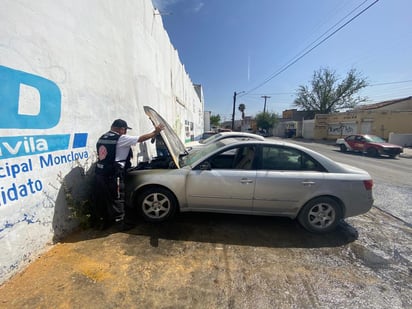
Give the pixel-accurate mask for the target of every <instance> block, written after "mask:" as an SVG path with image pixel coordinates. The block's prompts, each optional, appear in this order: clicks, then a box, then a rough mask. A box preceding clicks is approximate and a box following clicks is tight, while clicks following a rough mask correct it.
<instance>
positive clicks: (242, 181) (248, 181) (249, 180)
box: [240, 178, 253, 183]
mask: <svg viewBox="0 0 412 309" xmlns="http://www.w3.org/2000/svg"><path fill="white" fill-rule="evenodd" d="M240 183H253V180H252V179H249V178H242V179H241V180H240Z"/></svg>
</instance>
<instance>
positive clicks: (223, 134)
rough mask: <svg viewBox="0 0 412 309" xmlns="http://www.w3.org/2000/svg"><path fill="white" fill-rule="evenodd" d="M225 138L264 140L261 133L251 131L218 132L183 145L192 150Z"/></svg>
mask: <svg viewBox="0 0 412 309" xmlns="http://www.w3.org/2000/svg"><path fill="white" fill-rule="evenodd" d="M225 138H237V139H243V140H246V139H255V140H259V141H263V140H265V138H264V137H263V136H261V135H258V134H253V133H248V132H234V131H231V132H219V133H216V134H214V135H211V136H210V137H208V138H206V139H203V140H200V141H193V142H189V143H186V144H185V146H186V148H187V150H189V151H190V150H192V149H197V148H200V147H204V146H205V145H208V144H210V143H215V142H217V141H220V140H222V139H225Z"/></svg>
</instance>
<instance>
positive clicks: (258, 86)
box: [239, 0, 379, 97]
mask: <svg viewBox="0 0 412 309" xmlns="http://www.w3.org/2000/svg"><path fill="white" fill-rule="evenodd" d="M377 2H379V0H375V1H374V2H373V3H371V4H370V5H368V6H367V7H366V8H364V9H363V10H362V11H360V12H359V13H357V14H356V15H355V16H353V17H352V18H351V19H349V20H348V21H347V22H345V23H344V24H343V25H341V26H340V27H338V28H337V29H336V30H334V31H333V32H332V33H330V34H329V35H328V36H326V37H325V38H323V39H322V40H321V41H320V42H319V43H317V44H315V45H314V46H313V47H311V48H310V49H309V50H307V51H306V52H304V53H303V54H301V55H300V56H298V57H297V58H295V59H293V60H292V61H291V62H289V63H288V64H286V65H285V66H283V67H282V68H281V69H279V70H278V71H276V72H275V73H273V74H272V75H271V76H269V77H268V78H267V79H266V80H264V81H263V82H262V83H260V84H259V85H257V86H256V87H254V88H252V89H250V90H248V91H245V93H244V94H241V95H240V96H239V97H242V96H245V95H247V94H249V93H251V92H252V91H254V90H256V89H259V88H260V87H262V86H263V85H265V84H267V83H268V82H269V81H271V80H272V79H274V78H275V77H277V76H279V75H280V74H281V73H283V72H284V71H286V70H287V69H288V68H290V67H291V66H292V65H294V64H295V63H296V62H298V61H299V60H300V59H302V58H303V57H305V56H306V55H307V54H309V53H310V52H311V51H313V50H314V49H315V48H317V47H318V46H320V45H321V44H323V43H324V42H325V41H327V40H328V39H329V38H331V37H332V36H334V35H335V34H336V33H337V32H339V31H340V30H342V29H343V28H344V27H346V26H347V25H348V24H350V23H351V22H352V21H354V20H355V19H356V18H358V17H359V16H360V15H362V14H363V13H364V12H366V11H367V10H368V9H370V8H371V7H372V6H373V5H375V4H376V3H377ZM363 3H365V2H363ZM363 3H362V4H363ZM358 7H359V6H358ZM358 7H357V8H358ZM357 8H356V9H357ZM356 9H355V10H356ZM334 26H335V25H334ZM334 26H333V27H334ZM333 27H332V28H333ZM330 29H331V28H330ZM330 29H329V30H328V31H326V33H328V32H329V31H330ZM324 35H325V33H324V34H322V36H324ZM322 36H321V37H322ZM317 40H319V38H318V39H317ZM317 40H315V41H314V42H316V41H317ZM314 42H313V43H314ZM313 43H312V44H313ZM312 44H310V45H309V46H311V45H312ZM298 54H299V53H298Z"/></svg>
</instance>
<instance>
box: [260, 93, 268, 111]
mask: <svg viewBox="0 0 412 309" xmlns="http://www.w3.org/2000/svg"><path fill="white" fill-rule="evenodd" d="M261 97H262V98H264V99H265V105H263V112H264V113H266V99H269V98H270V97H269V96H267V95H262V96H261Z"/></svg>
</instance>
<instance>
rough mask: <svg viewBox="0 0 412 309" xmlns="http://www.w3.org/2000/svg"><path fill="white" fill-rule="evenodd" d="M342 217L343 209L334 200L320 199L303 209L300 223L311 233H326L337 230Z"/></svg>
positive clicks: (299, 217) (299, 219)
mask: <svg viewBox="0 0 412 309" xmlns="http://www.w3.org/2000/svg"><path fill="white" fill-rule="evenodd" d="M342 217H343V214H342V209H341V207H340V205H339V204H338V203H337V202H336V201H335V200H334V199H332V198H330V197H319V198H316V199H314V200H312V201H310V202H308V203H307V204H306V205H305V206H304V207H303V208H302V210H301V211H300V213H299V216H298V221H299V223H300V224H301V225H302V226H303V227H304V228H305V229H307V230H308V231H310V232H314V233H326V232H329V231H331V230H333V229H335V228H336V226H337V225H338V223H339V221H340V220H341V219H342Z"/></svg>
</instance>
